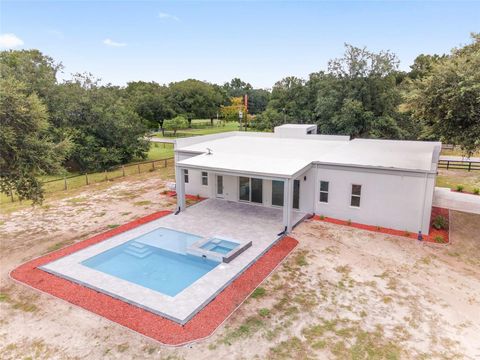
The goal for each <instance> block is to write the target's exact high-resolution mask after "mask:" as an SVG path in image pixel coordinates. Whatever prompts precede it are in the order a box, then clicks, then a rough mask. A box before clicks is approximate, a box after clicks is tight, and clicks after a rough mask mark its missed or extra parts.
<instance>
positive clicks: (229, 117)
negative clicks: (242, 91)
mask: <svg viewBox="0 0 480 360" xmlns="http://www.w3.org/2000/svg"><path fill="white" fill-rule="evenodd" d="M230 103H231V105H227V106H222V107H221V108H220V113H221V114H222V118H223V119H225V120H226V121H239V112H240V111H241V112H242V114H243V119H244V120H246V117H247V108H246V106H245V104H244V100H243V97H242V96H239V97H233V98H231V99H230Z"/></svg>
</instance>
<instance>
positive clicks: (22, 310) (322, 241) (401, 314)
mask: <svg viewBox="0 0 480 360" xmlns="http://www.w3.org/2000/svg"><path fill="white" fill-rule="evenodd" d="M164 189H165V183H164V180H162V179H161V178H159V177H158V176H157V175H156V174H155V173H151V174H143V175H139V176H137V177H130V178H126V179H123V180H121V181H115V182H111V183H108V184H99V185H97V186H91V187H88V188H83V189H79V190H78V191H75V192H72V193H69V194H68V196H65V197H62V198H60V199H52V200H48V201H46V202H45V204H44V205H43V206H42V207H39V208H34V209H32V208H30V207H29V208H25V209H22V210H18V211H14V212H10V213H8V214H3V215H1V216H0V224H1V225H0V231H1V244H0V249H1V258H0V261H1V269H0V280H1V286H0V312H1V317H0V358H1V359H25V358H31V359H37V358H38V359H76V358H89V359H100V358H107V359H144V358H155V359H182V358H185V359H210V358H214V357H215V358H222V359H227V358H228V359H251V358H268V359H291V358H293V359H310V358H322V359H345V358H347V359H348V358H352V359H367V358H372V359H397V358H405V359H412V358H417V359H457V358H458V359H479V358H480V336H479V333H480V234H479V232H478V223H479V222H480V216H479V215H470V214H464V213H460V212H453V213H452V215H451V240H452V244H451V245H446V246H444V245H433V244H430V245H427V244H424V243H418V242H417V241H414V240H407V239H403V238H397V237H393V236H388V235H382V234H377V233H370V232H367V231H362V230H357V229H353V228H348V227H342V226H336V225H332V224H328V223H323V222H319V221H307V222H304V223H303V224H301V225H300V226H298V227H297V228H296V229H295V230H294V232H293V237H295V238H296V239H298V240H299V241H300V245H299V246H298V248H297V249H296V250H295V251H294V252H293V253H292V254H291V255H290V256H289V257H288V259H287V260H286V261H285V262H284V263H283V264H282V265H281V266H279V268H278V269H277V270H276V271H275V272H274V273H273V274H272V275H271V276H270V277H269V278H267V279H266V281H265V282H264V283H263V284H262V285H261V287H260V288H258V289H257V290H256V291H255V292H254V293H253V295H252V296H251V297H250V298H249V299H248V300H247V301H246V302H245V303H244V304H243V305H242V306H241V307H240V308H239V309H238V310H237V311H236V312H235V313H234V314H233V315H232V316H231V317H230V318H229V319H228V320H227V321H226V323H225V324H224V325H222V326H221V327H220V328H219V329H218V330H217V331H216V332H215V333H214V335H213V336H212V337H210V338H209V339H206V340H204V341H202V342H200V343H196V344H192V345H188V346H185V347H181V348H170V347H166V346H162V345H161V344H159V343H157V342H155V341H153V340H150V339H147V338H145V337H143V336H141V335H139V334H137V333H134V332H132V331H130V330H128V329H125V328H122V327H121V326H119V325H117V324H115V323H112V322H109V321H108V320H106V319H104V318H101V317H99V316H97V315H95V314H92V313H90V312H87V311H85V310H83V309H79V308H76V307H74V306H73V305H70V304H68V303H66V302H63V301H61V300H58V299H55V298H53V297H51V296H49V295H46V294H41V293H39V292H38V291H36V290H33V289H29V288H27V287H25V286H23V285H21V284H17V283H14V282H13V281H12V280H10V279H9V277H8V273H9V271H10V270H12V269H13V268H15V267H16V266H18V265H19V264H20V263H22V262H25V261H27V260H29V259H32V258H34V257H37V256H40V255H42V254H44V253H46V252H48V251H52V250H54V249H57V248H60V247H63V246H65V245H68V244H71V243H73V242H75V241H80V240H82V239H85V238H87V237H89V236H91V235H93V234H96V233H99V232H101V231H104V230H106V229H108V228H111V227H114V226H116V225H119V224H122V223H125V222H128V221H131V220H133V219H135V218H137V217H140V216H144V215H147V214H150V213H152V212H155V211H158V210H163V209H172V208H174V203H173V199H172V198H169V197H167V196H165V195H163V190H164Z"/></svg>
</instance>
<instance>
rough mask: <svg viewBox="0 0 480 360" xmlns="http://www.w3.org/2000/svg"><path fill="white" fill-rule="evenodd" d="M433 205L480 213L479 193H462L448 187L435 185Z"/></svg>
mask: <svg viewBox="0 0 480 360" xmlns="http://www.w3.org/2000/svg"><path fill="white" fill-rule="evenodd" d="M433 206H438V207H443V208H447V209H452V210H458V211H463V212H468V213H474V214H480V195H471V194H462V193H458V192H454V191H450V189H449V188H441V187H436V188H435V193H434V194H433Z"/></svg>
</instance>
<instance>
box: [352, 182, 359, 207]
mask: <svg viewBox="0 0 480 360" xmlns="http://www.w3.org/2000/svg"><path fill="white" fill-rule="evenodd" d="M361 194H362V185H355V184H352V197H351V200H350V206H354V207H360V196H361Z"/></svg>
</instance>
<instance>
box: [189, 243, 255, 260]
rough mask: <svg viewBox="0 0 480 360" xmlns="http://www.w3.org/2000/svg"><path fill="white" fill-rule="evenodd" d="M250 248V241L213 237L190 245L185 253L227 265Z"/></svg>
mask: <svg viewBox="0 0 480 360" xmlns="http://www.w3.org/2000/svg"><path fill="white" fill-rule="evenodd" d="M250 246H252V242H251V241H249V242H240V241H237V240H231V239H224V238H222V237H220V236H214V237H211V238H206V239H203V240H200V241H198V242H196V243H194V244H192V245H191V246H190V247H189V248H188V251H187V252H188V253H189V254H191V255H196V256H201V257H203V258H207V259H210V260H214V261H221V262H224V263H229V262H230V261H232V260H233V259H235V258H236V257H237V256H238V255H240V254H241V253H242V252H244V251H245V250H246V249H248V248H249V247H250Z"/></svg>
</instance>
